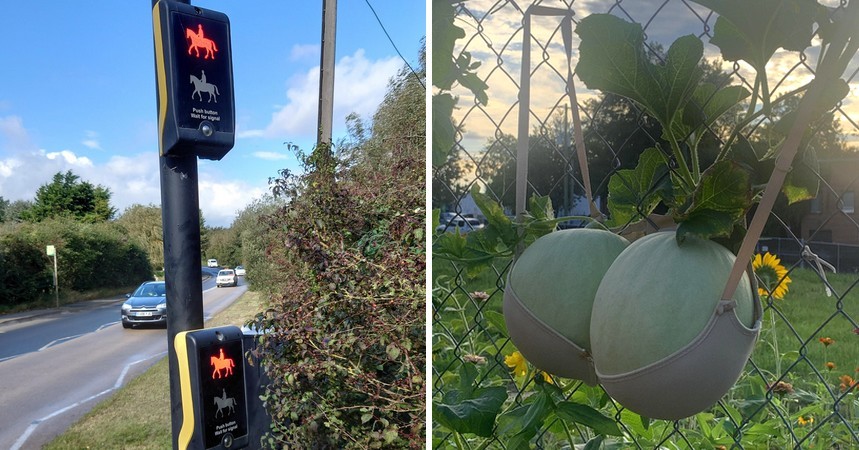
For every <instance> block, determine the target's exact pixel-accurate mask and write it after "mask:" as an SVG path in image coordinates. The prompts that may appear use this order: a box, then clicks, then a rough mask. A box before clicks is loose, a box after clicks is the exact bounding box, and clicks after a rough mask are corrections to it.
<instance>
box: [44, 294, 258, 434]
mask: <svg viewBox="0 0 859 450" xmlns="http://www.w3.org/2000/svg"><path fill="white" fill-rule="evenodd" d="M263 302H264V301H263V296H262V295H261V294H260V293H258V292H251V291H247V292H246V293H245V294H244V295H242V296H241V297H239V299H238V300H236V301H235V302H234V303H233V304H232V305H230V307H229V308H227V309H226V310H224V311H222V312H220V313H219V314H218V315H217V316H215V317H214V318H212V320H211V321H209V322H208V323H207V324H206V327H218V326H222V325H238V326H241V325H244V323H245V322H246V321H247V320H248V319H250V318H252V317H253V316H254V315H255V314H256V313H257V312H259V311H262V310H263V309H264V305H263ZM169 386H170V379H169V376H168V371H167V358H166V357H165V358H163V359H162V360H161V361H159V362H157V363H156V364H155V365H153V366H152V367H151V368H150V369H149V370H148V371H146V372H145V373H144V374H143V375H141V376H139V377H137V378H136V379H134V380H132V381H131V382H129V383H128V384H127V385H125V387H123V388H122V389H120V390H119V391H117V392H116V393H114V395H113V396H111V397H110V398H108V399H107V400H105V401H104V402H102V403H100V404H99V405H98V406H96V407H95V408H93V410H92V411H90V412H89V413H88V414H87V415H86V416H84V417H83V418H82V419H81V420H80V421H78V422H77V423H76V424H74V425H72V426H71V427H70V428H69V429H68V430H66V432H65V433H63V434H62V435H60V436H58V437H57V438H56V439H54V440H53V441H52V442H51V443H49V444H48V445H47V446H45V447H44V448H45V449H51V450H59V449H75V450H79V449H120V448H121V449H125V450H130V449H135V450H144V449H147V450H148V449H153V450H154V449H159V450H161V449H169V448H172V444H171V432H170V390H169Z"/></svg>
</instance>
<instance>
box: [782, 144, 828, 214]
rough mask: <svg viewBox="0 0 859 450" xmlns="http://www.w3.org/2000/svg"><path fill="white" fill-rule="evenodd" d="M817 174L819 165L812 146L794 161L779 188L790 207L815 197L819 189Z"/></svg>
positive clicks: (805, 149) (803, 150)
mask: <svg viewBox="0 0 859 450" xmlns="http://www.w3.org/2000/svg"><path fill="white" fill-rule="evenodd" d="M819 174H820V163H819V162H818V160H817V153H816V152H815V151H814V147H813V146H806V147H805V148H804V149H802V152H801V154H800V155H799V157H798V158H796V159H794V162H793V165H792V167H791V170H790V172H788V174H787V176H786V177H785V180H784V185H783V186H782V188H781V192H782V193H783V194H784V195H785V197H786V198H787V204H788V205H792V204H794V203H796V202H801V201H803V200H811V199H813V198H814V197H817V191H818V189H819V188H820V175H819Z"/></svg>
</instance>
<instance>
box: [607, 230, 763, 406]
mask: <svg viewBox="0 0 859 450" xmlns="http://www.w3.org/2000/svg"><path fill="white" fill-rule="evenodd" d="M735 259H736V258H735V257H734V255H733V254H732V253H731V252H730V251H728V250H727V249H726V248H724V247H722V246H721V245H719V244H716V243H715V242H712V241H708V240H701V239H696V238H692V237H689V238H687V239H686V241H685V242H684V243H683V245H678V244H677V242H676V239H675V233H674V232H660V233H655V234H651V235H648V236H645V237H643V238H641V239H639V240H637V241H635V242H634V243H632V244H631V245H630V246H629V247H627V248H626V250H624V251H623V253H621V254H620V256H618V257H617V259H616V260H615V262H614V263H613V264H612V266H611V267H610V268H609V269H608V271H607V272H606V274H605V276H604V277H603V278H602V281H601V283H600V286H599V289H598V290H597V293H596V298H595V300H594V306H593V313H592V315H591V326H590V332H591V351H592V357H593V362H594V366H595V370H596V373H597V375H598V376H599V378H600V382H601V383H603V386H604V387H605V388H606V391H607V392H608V393H609V394H610V395H612V397H614V398H615V399H616V400H618V401H619V402H620V403H621V404H623V405H624V406H626V407H627V408H629V409H631V410H633V411H636V412H638V413H639V414H642V415H645V416H647V417H651V418H660V419H678V418H681V417H687V416H689V415H692V414H695V413H697V412H699V411H702V410H704V409H706V408H708V407H709V406H711V405H712V404H713V403H715V402H716V401H718V399H719V398H720V397H721V396H722V395H724V393H725V392H727V390H728V389H729V388H730V386H731V385H733V383H734V382H736V380H737V378H738V377H739V374H740V373H741V371H742V368H743V366H744V364H745V361H746V360H747V359H748V356H749V353H750V352H751V349H752V348H753V345H754V340H755V338H756V337H757V333H758V331H759V329H760V321H759V319H760V305H759V304H758V300H757V296H756V294H755V291H754V290H753V289H752V285H751V284H750V281H749V278H748V274H744V275H743V277H742V279H741V280H740V284H739V287H738V288H737V290H736V293H735V294H734V297H733V298H732V300H733V301H734V303H733V304H732V302H730V301H728V302H721V301H720V300H721V295H722V292H723V290H724V288H725V283H726V282H727V279H728V274H729V273H730V271H731V268H732V266H733V264H734V261H735ZM726 304H727V306H726Z"/></svg>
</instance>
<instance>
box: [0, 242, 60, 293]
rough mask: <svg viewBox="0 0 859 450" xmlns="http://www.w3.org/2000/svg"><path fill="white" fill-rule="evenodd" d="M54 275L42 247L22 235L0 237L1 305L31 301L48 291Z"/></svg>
mask: <svg viewBox="0 0 859 450" xmlns="http://www.w3.org/2000/svg"><path fill="white" fill-rule="evenodd" d="M53 286H54V281H53V275H52V272H51V270H50V268H49V265H48V259H47V256H45V254H44V253H43V250H42V249H40V248H38V247H36V246H34V245H32V243H30V242H28V241H27V240H26V239H25V237H24V236H19V235H7V236H3V237H2V238H0V306H14V305H17V304H19V303H24V302H28V301H32V300H34V299H37V298H39V296H41V295H42V294H44V293H46V292H50V290H51V288H52V287H53Z"/></svg>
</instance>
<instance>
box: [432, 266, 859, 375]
mask: <svg viewBox="0 0 859 450" xmlns="http://www.w3.org/2000/svg"><path fill="white" fill-rule="evenodd" d="M508 263H509V261H508V260H499V261H496V263H495V264H494V267H495V270H489V271H486V272H483V273H480V274H479V275H477V276H476V277H474V278H469V276H468V274H467V273H465V271H459V272H457V271H456V270H455V268H454V266H453V265H452V264H451V263H450V262H449V261H445V260H440V259H435V260H434V261H433V274H432V280H433V286H432V287H433V303H434V314H433V324H434V325H435V328H436V329H442V328H444V329H446V330H451V331H453V334H458V333H457V331H460V330H462V331H463V333H461V334H462V335H461V336H459V338H460V339H462V342H461V343H462V344H463V348H469V347H470V346H469V345H468V343H469V341H471V340H475V339H476V336H475V333H477V332H479V331H480V330H482V329H483V327H482V326H481V327H476V328H475V323H476V322H475V321H476V320H477V318H481V319H480V320H481V321H483V320H484V319H483V318H486V317H489V316H488V315H492V314H495V313H501V302H502V293H501V290H500V289H501V288H502V287H503V284H504V283H503V278H502V277H504V276H506V272H505V273H503V274H501V273H500V272H501V271H502V270H504V269H505V268H506V267H507V265H508ZM789 276H790V278H791V279H792V283H791V284H790V285H789V292H788V293H787V295H786V296H785V298H784V299H783V300H769V299H768V298H762V299H761V301H762V304H763V307H764V318H763V327H762V332H761V335H760V338H759V339H758V342H757V344H756V346H755V350H754V353H753V354H752V360H753V361H754V362H755V364H757V366H758V367H759V368H760V369H761V370H762V371H764V372H768V373H769V374H775V373H776V372H780V373H784V372H786V371H788V370H789V371H790V374H789V376H788V377H787V379H788V381H795V380H796V379H798V378H799V377H805V376H810V375H812V374H813V372H814V371H813V369H812V366H814V367H816V368H817V370H819V371H820V372H821V373H823V374H824V375H827V377H829V376H831V377H832V378H833V379H837V378H838V376H839V375H842V374H847V375H850V376H854V377H856V375H857V373H856V372H855V370H856V369H859V335H857V334H856V332H854V329H855V327H856V325H854V323H853V322H851V319H852V320H853V321H859V287H854V284H859V275H857V274H832V273H827V274H826V276H827V279H828V281H829V283H830V284H831V285H832V287H833V289H834V292H833V295H832V296H831V297H827V295H826V291H825V285H824V283H823V282H822V280H821V279H820V277H819V276H818V275H817V273H816V272H814V271H812V270H809V269H794V270H792V271H791V272H790V274H789ZM476 291H484V292H486V293H488V294H490V295H491V297H490V298H489V299H488V300H487V301H486V302H485V303H484V302H479V301H471V300H469V299H468V294H471V293H473V292H476ZM478 308H479V311H478ZM773 324H774V325H775V327H774V328H773ZM466 330H470V331H467V332H465V331H466ZM826 337H828V338H831V339H832V340H833V341H834V343H833V344H831V345H829V346H825V345H823V344H822V343H821V342H820V341H819V339H820V338H826ZM477 347H479V346H477ZM776 354H778V355H780V358H779V360H778V361H777V359H776ZM437 361H442V362H444V361H446V360H445V358H443V357H442V355H437ZM827 362H832V363H833V364H835V368H834V369H831V371H830V369H827V368H826V363H827ZM792 365H793V366H792ZM437 369H440V370H441V369H443V367H437ZM830 372H831V374H830ZM775 377H776V378H777V376H775ZM836 385H837V383H836Z"/></svg>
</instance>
